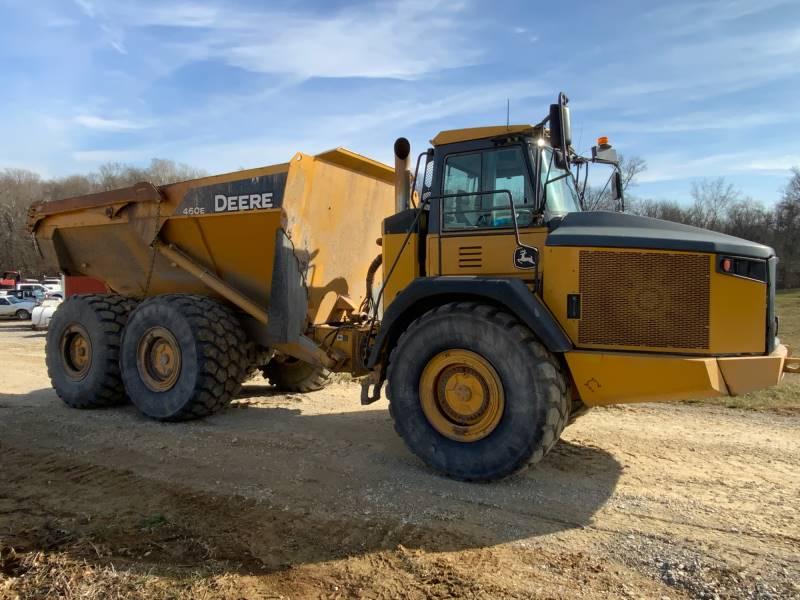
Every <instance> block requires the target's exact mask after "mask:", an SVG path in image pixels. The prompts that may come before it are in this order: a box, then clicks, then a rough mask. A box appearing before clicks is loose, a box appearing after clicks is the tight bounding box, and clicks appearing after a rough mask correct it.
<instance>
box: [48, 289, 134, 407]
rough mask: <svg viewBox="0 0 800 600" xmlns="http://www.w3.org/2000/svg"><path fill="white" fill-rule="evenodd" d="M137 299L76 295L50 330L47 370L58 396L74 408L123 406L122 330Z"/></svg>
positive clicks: (55, 319)
mask: <svg viewBox="0 0 800 600" xmlns="http://www.w3.org/2000/svg"><path fill="white" fill-rule="evenodd" d="M134 306H135V302H134V301H133V300H130V299H128V298H124V297H122V296H117V295H113V294H89V295H84V296H72V297H71V298H68V299H67V300H65V301H64V302H63V303H62V304H61V306H59V307H58V309H57V310H56V312H55V314H54V315H53V318H52V319H51V321H50V325H49V327H48V328H47V345H46V350H45V362H46V363H47V374H48V375H49V377H50V381H51V382H52V384H53V387H54V388H55V390H56V394H58V396H59V398H61V400H63V401H64V403H65V404H66V405H67V406H71V407H72V408H100V407H105V406H113V405H116V404H121V403H122V402H124V401H125V399H126V398H125V390H124V388H123V385H122V377H121V375H120V370H119V348H120V339H121V337H122V331H123V329H124V327H125V324H126V322H127V320H128V315H129V314H130V311H131V309H133V307H134Z"/></svg>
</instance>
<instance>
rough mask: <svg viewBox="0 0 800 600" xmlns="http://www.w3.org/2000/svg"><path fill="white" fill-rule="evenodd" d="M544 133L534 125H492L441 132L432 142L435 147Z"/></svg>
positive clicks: (542, 129)
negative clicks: (506, 136)
mask: <svg viewBox="0 0 800 600" xmlns="http://www.w3.org/2000/svg"><path fill="white" fill-rule="evenodd" d="M543 132H544V128H542V127H534V126H533V125H492V126H489V127H467V128H466V129H448V130H446V131H440V132H439V133H438V134H437V135H436V137H435V138H433V139H432V140H431V144H433V145H434V146H441V145H442V144H453V143H455V142H468V141H470V140H482V139H484V138H493V137H500V136H505V135H531V136H532V135H536V134H539V135H541V134H542V133H543Z"/></svg>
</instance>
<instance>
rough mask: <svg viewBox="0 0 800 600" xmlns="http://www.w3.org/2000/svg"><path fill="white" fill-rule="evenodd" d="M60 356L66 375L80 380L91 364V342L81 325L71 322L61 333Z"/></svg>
mask: <svg viewBox="0 0 800 600" xmlns="http://www.w3.org/2000/svg"><path fill="white" fill-rule="evenodd" d="M59 346H60V350H61V351H60V357H61V364H62V366H63V367H64V372H65V373H66V374H67V377H69V378H70V379H72V380H74V381H80V380H81V379H83V378H84V377H86V374H87V373H88V372H89V367H91V366H92V342H91V340H90V338H89V333H88V332H87V331H86V328H84V327H83V325H79V324H77V323H73V324H72V325H70V326H69V327H67V328H66V329H65V330H64V333H63V334H61V343H60V344H59Z"/></svg>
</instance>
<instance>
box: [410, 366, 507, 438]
mask: <svg viewBox="0 0 800 600" xmlns="http://www.w3.org/2000/svg"><path fill="white" fill-rule="evenodd" d="M420 400H421V402H422V410H423V412H424V413H425V416H426V417H427V419H428V422H429V423H430V424H431V425H432V426H433V428H434V429H436V430H437V431H438V432H439V433H441V434H442V435H444V436H445V437H448V438H450V439H452V440H456V441H459V442H474V441H477V440H480V439H483V438H484V437H486V436H487V435H489V434H490V433H491V432H492V431H493V430H494V429H495V428H496V427H497V425H498V424H499V423H500V420H501V419H502V416H503V408H504V405H505V400H504V397H503V387H502V383H501V381H500V377H499V376H498V374H497V371H495V369H494V367H492V365H491V363H489V361H487V360H486V359H485V358H483V357H482V356H481V355H479V354H476V353H475V352H471V351H469V350H447V351H445V352H441V353H439V354H437V355H436V356H434V357H433V358H432V359H431V360H430V362H428V364H427V365H426V366H425V369H423V372H422V377H421V378H420Z"/></svg>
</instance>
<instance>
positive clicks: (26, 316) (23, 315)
mask: <svg viewBox="0 0 800 600" xmlns="http://www.w3.org/2000/svg"><path fill="white" fill-rule="evenodd" d="M16 315H17V318H18V319H19V320H20V321H30V318H31V313H29V312H28V311H27V310H25V309H24V308H20V309H19V310H18V311H17V313H16Z"/></svg>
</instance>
